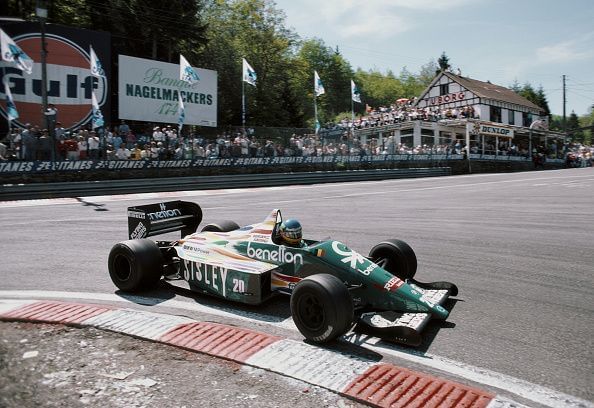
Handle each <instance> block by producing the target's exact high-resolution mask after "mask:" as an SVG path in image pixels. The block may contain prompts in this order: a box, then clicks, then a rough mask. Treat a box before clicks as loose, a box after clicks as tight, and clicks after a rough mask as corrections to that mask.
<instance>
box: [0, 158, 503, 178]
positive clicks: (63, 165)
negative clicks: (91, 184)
mask: <svg viewBox="0 0 594 408" xmlns="http://www.w3.org/2000/svg"><path fill="white" fill-rule="evenodd" d="M505 157H507V156H505ZM406 160H462V155H445V154H434V155H429V154H414V155H413V154H387V155H383V156H322V157H317V156H315V157H251V158H241V157H238V158H229V159H202V158H200V159H187V160H78V161H57V162H51V161H28V162H27V161H4V162H0V173H33V172H42V171H80V170H119V169H184V168H204V167H233V166H278V165H287V164H291V165H300V164H322V163H327V164H337V163H378V162H379V163H381V162H392V161H406Z"/></svg>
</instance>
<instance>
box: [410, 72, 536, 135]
mask: <svg viewBox="0 0 594 408" xmlns="http://www.w3.org/2000/svg"><path fill="white" fill-rule="evenodd" d="M415 106H417V107H419V108H436V109H454V108H460V107H464V106H472V107H473V108H474V112H475V114H476V116H477V117H478V118H479V119H480V120H481V121H486V122H493V123H500V124H504V125H512V126H518V127H527V128H528V127H530V125H531V124H532V122H534V121H535V120H537V119H540V118H541V117H544V116H543V115H544V114H545V112H544V111H543V110H542V108H540V107H539V106H537V105H535V104H534V103H532V102H530V101H529V100H528V99H526V98H524V97H523V96H521V95H518V94H517V93H515V92H514V91H512V90H511V89H508V88H505V87H503V86H499V85H495V84H492V83H490V82H483V81H478V80H476V79H471V78H468V77H463V76H460V75H454V74H453V73H451V72H447V71H442V72H440V73H439V74H438V75H437V76H436V77H435V78H434V79H433V81H432V82H431V84H430V85H429V86H428V87H427V89H425V91H424V92H423V93H422V94H421V95H420V96H419V98H418V100H417V102H416V104H415Z"/></svg>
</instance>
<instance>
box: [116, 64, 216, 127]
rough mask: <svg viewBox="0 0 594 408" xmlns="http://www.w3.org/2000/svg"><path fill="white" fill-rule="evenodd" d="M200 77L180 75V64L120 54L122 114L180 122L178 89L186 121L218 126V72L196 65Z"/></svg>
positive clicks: (189, 123) (125, 117)
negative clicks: (188, 79)
mask: <svg viewBox="0 0 594 408" xmlns="http://www.w3.org/2000/svg"><path fill="white" fill-rule="evenodd" d="M194 70H195V71H196V73H197V74H198V77H199V78H200V80H199V81H198V82H196V83H195V84H193V85H190V84H188V83H187V82H184V81H181V80H180V79H179V64H169V63H167V62H160V61H154V60H149V59H144V58H135V57H129V56H127V55H120V56H119V82H118V94H119V99H118V101H119V117H120V118H122V119H131V120H142V121H146V122H159V123H177V122H178V119H179V112H178V92H179V93H181V96H182V99H183V101H184V108H185V115H186V116H185V121H184V123H185V124H186V125H200V126H213V127H216V126H217V72H216V71H211V70H208V69H201V68H194Z"/></svg>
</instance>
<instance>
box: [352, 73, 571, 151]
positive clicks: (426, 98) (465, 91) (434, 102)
mask: <svg viewBox="0 0 594 408" xmlns="http://www.w3.org/2000/svg"><path fill="white" fill-rule="evenodd" d="M412 108H413V109H417V110H418V111H420V112H431V113H432V115H430V116H431V117H433V118H435V117H439V118H440V119H439V120H413V121H404V122H400V123H397V124H393V125H388V126H383V127H378V128H375V129H373V130H372V129H363V130H361V131H358V132H357V133H358V134H359V137H360V138H361V139H362V140H368V139H369V138H373V137H377V138H379V140H383V139H385V138H386V137H389V136H393V138H394V141H395V142H396V143H402V144H405V145H406V146H408V147H416V146H428V147H431V146H438V145H441V146H443V145H454V144H457V143H459V144H461V145H462V146H466V145H469V146H470V152H471V153H474V154H480V155H481V156H483V155H497V154H502V153H501V152H502V151H504V150H506V149H505V148H506V147H511V146H514V148H516V149H517V151H520V150H522V151H523V152H525V153H527V154H528V155H530V154H531V152H532V150H533V148H534V147H538V146H549V145H550V144H551V143H556V144H562V143H563V141H564V139H565V136H564V135H563V134H561V133H559V132H550V131H548V118H547V117H546V116H545V112H544V111H543V110H542V108H540V107H539V106H537V105H535V104H534V103H532V102H531V101H529V100H528V99H526V98H524V97H523V96H521V95H518V94H517V93H516V92H514V91H513V90H511V89H508V88H505V87H503V86H499V85H495V84H492V83H490V82H483V81H479V80H476V79H471V78H468V77H463V76H461V75H455V74H453V73H451V72H448V71H441V72H440V73H438V74H437V75H436V77H435V78H434V79H433V81H431V83H430V84H429V86H428V87H427V88H426V89H425V90H424V91H423V92H422V93H421V95H420V96H419V97H418V98H417V99H416V100H415V102H414V104H413V107H412ZM462 111H465V115H462V114H461V112H462ZM469 113H471V114H470V115H469ZM421 116H422V115H421ZM498 152H499V153H498Z"/></svg>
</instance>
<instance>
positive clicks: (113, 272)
mask: <svg viewBox="0 0 594 408" xmlns="http://www.w3.org/2000/svg"><path fill="white" fill-rule="evenodd" d="M163 264H164V260H163V255H162V254H161V250H160V249H159V247H158V246H157V244H156V243H155V242H154V241H151V240H149V239H132V240H129V241H123V242H120V243H118V244H115V245H114V246H113V248H112V249H111V252H110V253H109V260H108V268H109V276H110V277H111V280H112V281H113V283H114V284H115V285H116V286H117V287H118V289H120V290H123V291H125V292H139V291H141V290H146V289H151V288H153V287H155V286H156V285H157V283H158V282H159V280H160V279H161V276H162V275H163Z"/></svg>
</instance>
